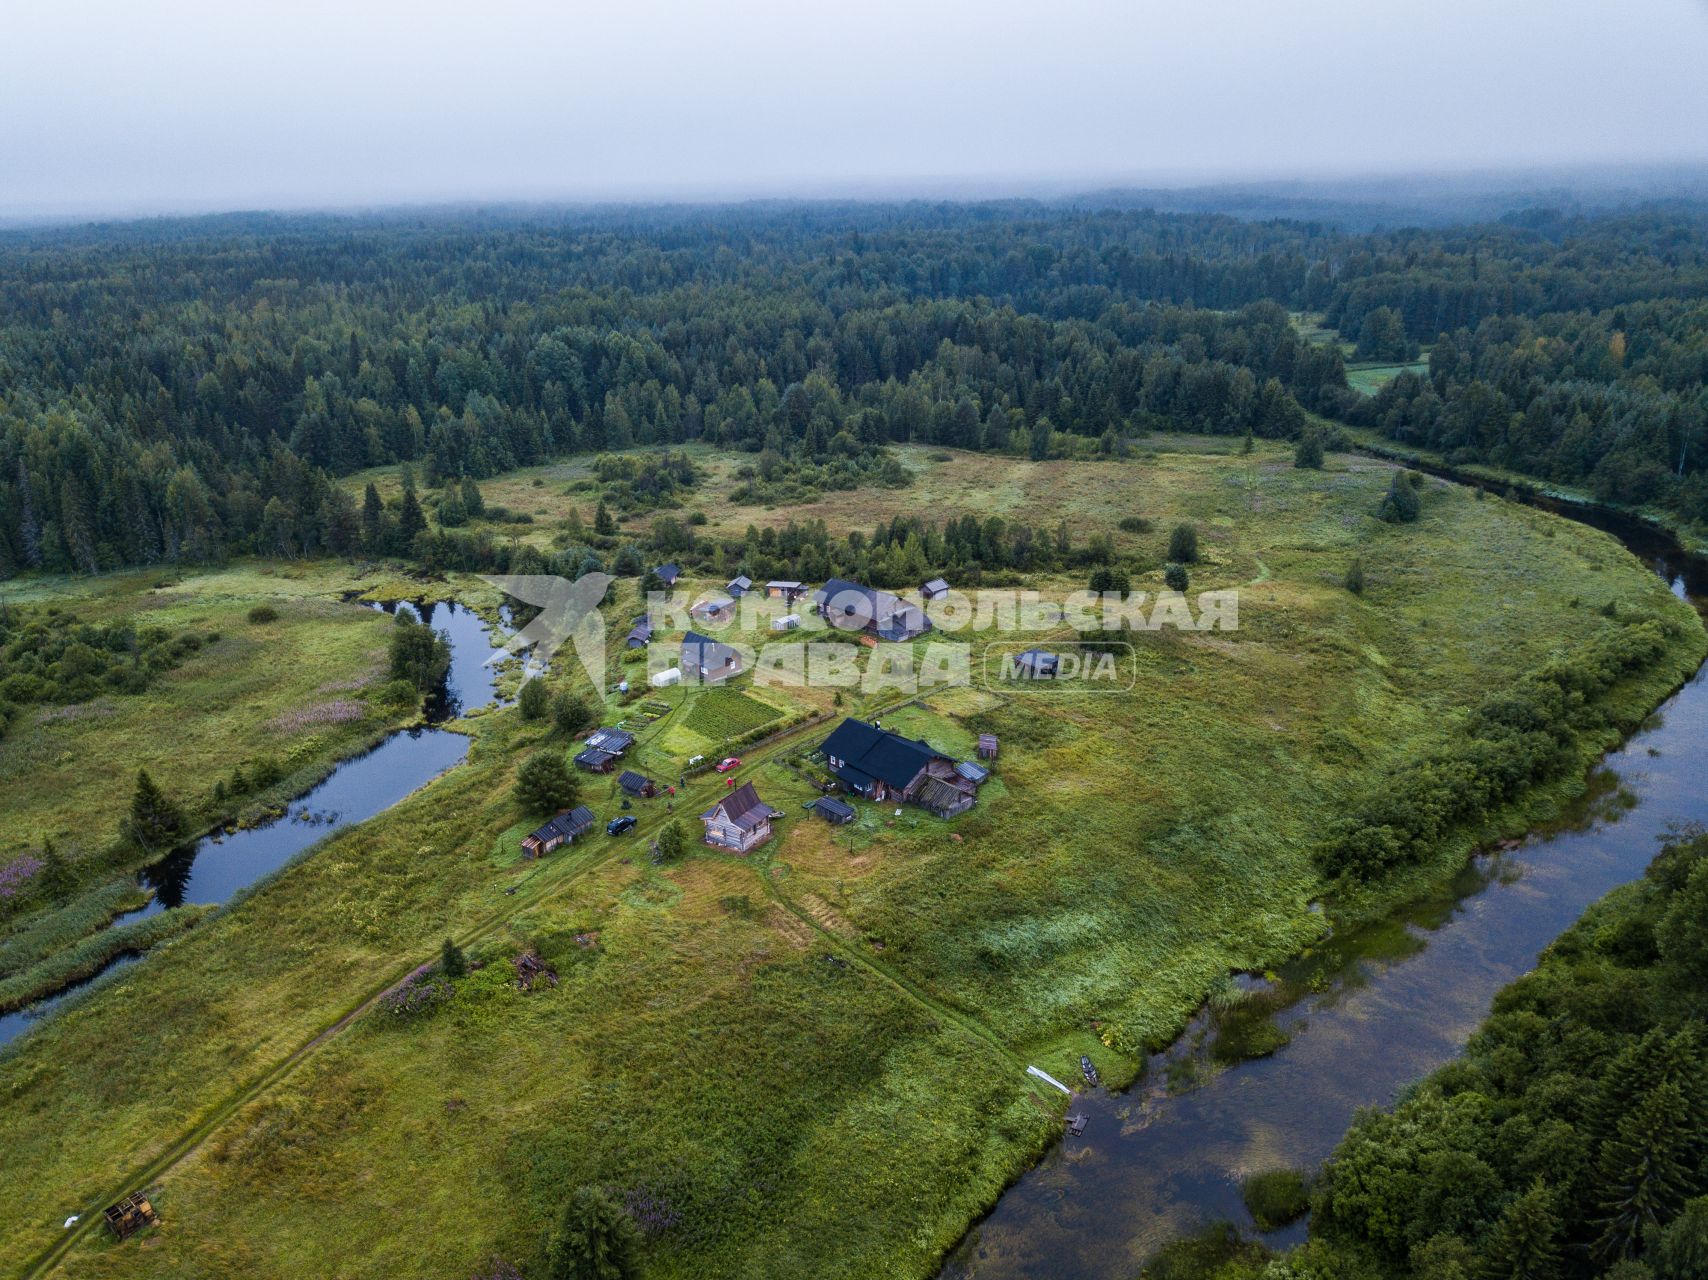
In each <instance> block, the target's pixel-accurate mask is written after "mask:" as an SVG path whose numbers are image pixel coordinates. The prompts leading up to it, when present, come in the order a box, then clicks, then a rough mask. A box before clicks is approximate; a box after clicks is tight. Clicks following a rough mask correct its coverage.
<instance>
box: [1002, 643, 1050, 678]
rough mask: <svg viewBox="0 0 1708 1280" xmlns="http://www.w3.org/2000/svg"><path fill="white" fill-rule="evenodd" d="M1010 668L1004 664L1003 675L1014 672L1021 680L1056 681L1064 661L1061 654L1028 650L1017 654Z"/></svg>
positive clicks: (1043, 650)
mask: <svg viewBox="0 0 1708 1280" xmlns="http://www.w3.org/2000/svg"><path fill="white" fill-rule="evenodd" d="M1012 662H1013V665H1012V667H1010V665H1009V663H1008V662H1004V663H1003V664H1002V665H1003V674H1004V675H1009V674H1010V672H1012V674H1013V676H1014V677H1017V678H1019V679H1021V680H1054V679H1055V678H1056V676H1057V674H1058V673H1059V672H1060V671H1061V665H1062V659H1061V655H1060V654H1059V653H1050V652H1049V651H1048V650H1045V649H1028V650H1026V652H1024V653H1019V654H1016V655H1015V656H1014V658H1013V660H1012Z"/></svg>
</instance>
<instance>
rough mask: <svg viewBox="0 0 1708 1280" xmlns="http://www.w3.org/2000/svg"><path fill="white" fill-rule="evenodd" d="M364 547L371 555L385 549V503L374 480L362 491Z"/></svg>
mask: <svg viewBox="0 0 1708 1280" xmlns="http://www.w3.org/2000/svg"><path fill="white" fill-rule="evenodd" d="M362 549H363V550H364V551H366V552H368V553H369V554H370V555H378V554H379V553H380V552H382V551H384V550H385V503H383V502H381V501H380V491H379V490H378V489H376V488H375V487H374V482H373V481H372V480H370V481H368V487H367V488H366V489H365V490H363V492H362Z"/></svg>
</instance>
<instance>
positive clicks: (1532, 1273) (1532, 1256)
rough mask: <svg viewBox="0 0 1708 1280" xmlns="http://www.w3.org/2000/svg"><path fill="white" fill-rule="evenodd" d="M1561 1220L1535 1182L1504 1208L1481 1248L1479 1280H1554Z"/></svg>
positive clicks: (1545, 1190) (1557, 1270)
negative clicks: (1480, 1279)
mask: <svg viewBox="0 0 1708 1280" xmlns="http://www.w3.org/2000/svg"><path fill="white" fill-rule="evenodd" d="M1560 1234H1561V1232H1560V1218H1559V1215H1558V1213H1556V1212H1555V1209H1554V1195H1553V1192H1551V1191H1549V1190H1548V1188H1547V1187H1546V1186H1544V1185H1543V1183H1542V1181H1541V1180H1540V1179H1538V1180H1537V1181H1535V1182H1533V1183H1532V1184H1531V1185H1530V1189H1529V1190H1527V1191H1525V1192H1523V1193H1521V1194H1520V1195H1519V1196H1518V1197H1517V1198H1516V1199H1515V1200H1513V1201H1512V1202H1511V1203H1510V1204H1508V1205H1507V1206H1506V1211H1505V1212H1504V1213H1502V1214H1501V1215H1500V1220H1499V1221H1498V1222H1496V1223H1495V1225H1494V1227H1493V1229H1492V1230H1491V1231H1490V1232H1489V1234H1488V1237H1487V1239H1486V1240H1485V1242H1484V1245H1483V1263H1482V1268H1481V1270H1480V1272H1479V1274H1480V1276H1481V1278H1482V1280H1557V1277H1558V1276H1559V1275H1560Z"/></svg>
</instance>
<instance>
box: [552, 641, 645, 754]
mask: <svg viewBox="0 0 1708 1280" xmlns="http://www.w3.org/2000/svg"><path fill="white" fill-rule="evenodd" d="M636 652H637V653H638V652H640V650H636ZM552 723H553V724H554V725H556V726H557V730H558V732H559V733H564V734H569V735H570V736H572V737H573V736H574V735H575V734H578V733H580V732H581V731H582V730H583V729H585V728H587V726H588V725H590V724H592V723H593V710H592V708H590V707H589V706H588V705H587V704H586V703H585V702H584V701H582V700H581V699H580V698H578V697H576V696H575V695H574V694H573V693H560V694H558V696H557V697H556V698H554V699H552Z"/></svg>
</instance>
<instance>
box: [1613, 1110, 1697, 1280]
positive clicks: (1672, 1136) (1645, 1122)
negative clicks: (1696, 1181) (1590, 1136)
mask: <svg viewBox="0 0 1708 1280" xmlns="http://www.w3.org/2000/svg"><path fill="white" fill-rule="evenodd" d="M1700 1101H1701V1099H1700V1098H1696V1099H1691V1100H1687V1099H1686V1097H1685V1094H1684V1091H1683V1090H1682V1089H1680V1088H1679V1087H1678V1085H1676V1084H1674V1083H1673V1082H1672V1081H1670V1080H1668V1081H1664V1082H1662V1083H1661V1084H1658V1085H1656V1086H1655V1087H1654V1088H1653V1089H1650V1090H1649V1091H1648V1092H1647V1093H1645V1094H1644V1095H1643V1096H1642V1098H1641V1099H1640V1100H1639V1101H1638V1102H1637V1104H1636V1106H1634V1107H1632V1108H1631V1110H1630V1112H1629V1114H1627V1115H1626V1116H1625V1118H1624V1119H1623V1120H1622V1121H1620V1123H1619V1129H1618V1131H1617V1132H1616V1133H1615V1134H1614V1135H1613V1137H1612V1138H1610V1139H1609V1140H1608V1141H1607V1142H1605V1143H1603V1144H1602V1147H1601V1153H1600V1158H1599V1160H1598V1161H1597V1166H1598V1167H1597V1186H1598V1189H1599V1193H1600V1194H1599V1201H1600V1205H1599V1207H1600V1209H1601V1211H1602V1213H1603V1215H1604V1216H1603V1218H1602V1224H1603V1225H1602V1233H1601V1238H1600V1239H1599V1240H1597V1241H1596V1251H1597V1253H1599V1254H1600V1255H1601V1256H1602V1257H1605V1258H1623V1257H1630V1256H1631V1255H1632V1254H1633V1253H1635V1252H1636V1251H1637V1249H1638V1248H1639V1247H1640V1246H1641V1244H1642V1241H1643V1235H1644V1233H1645V1232H1647V1231H1652V1230H1654V1229H1655V1228H1656V1227H1658V1226H1660V1225H1661V1224H1662V1223H1665V1222H1669V1221H1671V1220H1672V1218H1673V1215H1675V1214H1676V1213H1677V1212H1678V1210H1679V1208H1680V1207H1681V1206H1682V1205H1683V1204H1684V1202H1685V1200H1686V1199H1687V1198H1688V1197H1689V1195H1690V1192H1691V1190H1692V1186H1693V1178H1692V1175H1691V1160H1690V1157H1691V1151H1690V1145H1691V1143H1690V1123H1689V1120H1688V1118H1687V1117H1688V1116H1689V1115H1690V1112H1689V1110H1688V1108H1689V1107H1691V1106H1692V1105H1694V1104H1695V1103H1699V1102H1700Z"/></svg>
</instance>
